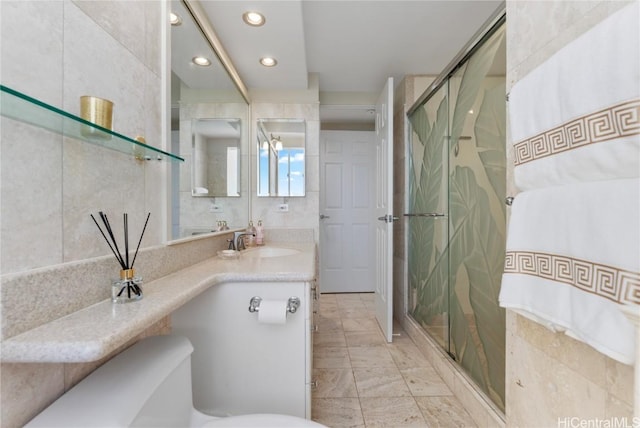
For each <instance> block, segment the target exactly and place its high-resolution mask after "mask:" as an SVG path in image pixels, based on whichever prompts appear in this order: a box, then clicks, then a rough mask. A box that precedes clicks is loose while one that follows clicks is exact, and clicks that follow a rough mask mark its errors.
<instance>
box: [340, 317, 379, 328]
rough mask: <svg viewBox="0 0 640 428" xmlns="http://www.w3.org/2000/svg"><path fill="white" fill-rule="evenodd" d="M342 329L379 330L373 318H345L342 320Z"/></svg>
mask: <svg viewBox="0 0 640 428" xmlns="http://www.w3.org/2000/svg"><path fill="white" fill-rule="evenodd" d="M342 328H343V329H344V331H380V327H379V326H378V321H376V319H375V318H373V317H370V318H345V319H344V320H342Z"/></svg>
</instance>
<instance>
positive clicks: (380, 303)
mask: <svg viewBox="0 0 640 428" xmlns="http://www.w3.org/2000/svg"><path fill="white" fill-rule="evenodd" d="M375 134H376V137H375V138H376V174H375V176H376V209H375V218H376V219H377V221H376V297H375V301H376V318H377V320H378V323H379V324H380V328H382V332H383V333H384V335H385V337H386V339H387V342H391V341H392V339H393V78H392V77H389V78H388V79H387V83H386V85H385V87H384V89H383V90H382V93H381V94H380V97H379V98H378V101H377V102H376V131H375Z"/></svg>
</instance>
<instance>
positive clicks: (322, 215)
mask: <svg viewBox="0 0 640 428" xmlns="http://www.w3.org/2000/svg"><path fill="white" fill-rule="evenodd" d="M325 218H331V217H329V216H328V215H324V214H320V220H324V219H325Z"/></svg>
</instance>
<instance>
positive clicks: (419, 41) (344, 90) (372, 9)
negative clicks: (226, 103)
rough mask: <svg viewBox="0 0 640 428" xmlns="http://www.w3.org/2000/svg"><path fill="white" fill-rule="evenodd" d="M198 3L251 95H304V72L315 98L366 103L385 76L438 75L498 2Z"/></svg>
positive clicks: (350, 111) (354, 111)
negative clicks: (268, 60)
mask: <svg viewBox="0 0 640 428" xmlns="http://www.w3.org/2000/svg"><path fill="white" fill-rule="evenodd" d="M200 4H201V5H202V7H203V9H204V10H205V11H206V13H207V15H208V18H209V20H210V22H211V24H212V26H213V28H214V29H215V31H216V33H217V36H218V38H219V39H220V41H221V43H222V45H223V46H224V48H225V50H226V51H227V53H228V54H229V56H230V58H231V61H232V62H233V64H234V65H235V67H236V69H237V70H238V74H239V75H240V77H241V78H242V80H243V81H244V83H245V85H246V86H247V87H248V89H249V90H250V91H251V90H265V89H269V90H304V89H307V87H308V85H309V73H314V74H316V75H317V76H318V81H319V90H320V97H321V100H322V98H323V96H324V97H325V99H326V97H332V96H333V98H335V97H336V96H343V98H344V95H345V94H350V96H352V97H355V98H354V99H360V100H362V99H363V97H362V96H360V97H358V94H360V95H362V94H368V95H369V99H371V96H372V94H373V95H375V94H377V93H378V92H380V91H381V90H382V87H383V86H384V83H385V81H386V78H387V77H393V78H394V79H395V82H396V83H397V82H399V81H400V80H401V79H402V78H403V77H404V76H405V75H420V74H422V75H438V74H440V72H441V71H442V70H443V69H444V68H445V67H446V66H447V65H448V64H449V63H450V62H451V60H452V59H453V58H454V57H455V56H456V55H457V54H458V53H459V52H460V51H461V49H462V48H463V47H464V46H465V44H466V43H467V42H468V41H469V40H470V39H471V38H472V37H473V36H474V34H475V33H476V32H477V31H478V30H479V29H480V28H481V27H482V26H483V24H484V23H485V22H486V21H487V19H489V18H490V17H491V15H492V14H493V13H494V12H495V11H496V9H498V8H499V7H501V6H502V5H503V2H502V1H501V0H500V1H498V0H491V1H489V0H486V1H485V0H466V1H463V0H445V1H435V0H434V1H432V0H413V1H405V0H377V1H369V0H357V1H350V0H280V1H272V0H250V1H246V0H232V1H229V0H200ZM250 10H251V11H257V12H260V13H262V14H263V15H264V16H265V17H266V23H265V24H264V25H263V26H261V27H250V26H248V25H246V24H245V23H244V22H243V20H242V14H243V13H244V12H246V11H250ZM264 56H272V57H275V58H276V59H277V60H278V64H277V66H276V67H272V68H266V67H264V66H262V65H260V64H259V59H260V58H261V57H264ZM347 98H348V95H347ZM366 98H367V97H366V96H365V97H364V99H366ZM373 99H374V100H375V96H374V97H373ZM354 104H362V103H361V102H356V103H354ZM321 107H322V106H321ZM370 107H371V106H370V105H368V106H367V105H365V106H362V108H354V107H353V106H351V107H349V108H347V109H346V110H345V111H340V109H339V108H335V106H334V108H330V109H328V110H327V109H325V110H324V112H321V115H322V114H324V115H325V116H326V115H331V114H334V115H340V116H344V115H345V114H347V115H352V116H363V117H365V118H367V119H370V118H371V117H370V116H371V114H370V113H369V112H368V111H367V109H368V108H370Z"/></svg>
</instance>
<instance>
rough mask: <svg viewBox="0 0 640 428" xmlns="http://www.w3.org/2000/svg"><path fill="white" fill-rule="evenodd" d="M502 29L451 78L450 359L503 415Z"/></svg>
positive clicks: (504, 182)
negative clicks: (499, 299) (499, 408)
mask: <svg viewBox="0 0 640 428" xmlns="http://www.w3.org/2000/svg"><path fill="white" fill-rule="evenodd" d="M504 31H505V28H504V26H503V27H502V28H501V29H499V30H497V31H496V32H495V33H494V34H493V35H492V36H491V37H490V38H489V39H488V40H487V41H485V42H484V44H483V45H482V46H481V47H480V48H479V49H478V50H477V51H476V52H475V53H474V54H473V55H472V56H471V57H470V58H469V60H468V61H466V62H465V63H464V65H463V66H462V67H460V68H459V69H458V70H457V71H456V72H455V73H453V74H452V75H451V77H450V78H449V100H450V102H449V116H450V117H451V118H452V119H451V121H450V134H451V146H450V152H449V310H450V313H451V319H450V322H451V323H450V326H451V330H450V346H449V352H450V353H451V354H452V355H454V356H455V358H456V360H457V361H459V362H460V365H461V366H462V367H463V368H464V369H465V370H466V371H467V373H469V374H470V375H471V377H472V378H473V379H474V380H475V381H476V382H477V383H478V385H479V386H480V387H481V388H482V389H483V390H484V391H485V392H486V393H487V394H488V395H489V396H490V397H491V399H492V400H493V401H494V402H495V403H496V404H497V405H498V406H499V407H501V408H502V409H504V374H505V312H504V309H502V308H501V307H500V306H499V305H498V294H499V291H500V282H501V278H502V271H503V268H504V255H505V243H506V231H505V225H506V209H505V204H504V200H505V197H506V152H505V147H506V144H505V142H506V102H505V92H506V90H505V76H504V67H503V66H502V64H503V63H502V58H501V57H499V53H501V52H504V51H505V45H504V43H505V37H504Z"/></svg>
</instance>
